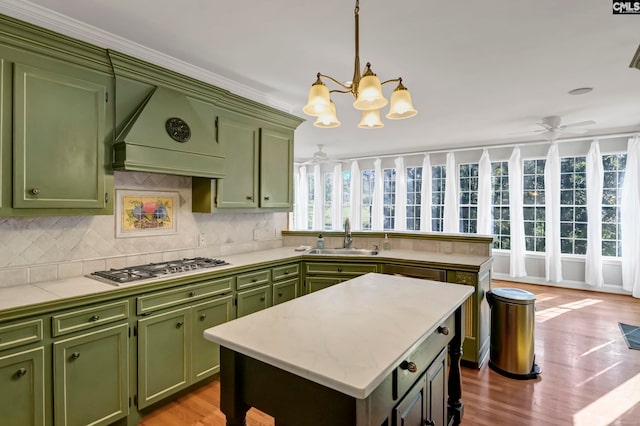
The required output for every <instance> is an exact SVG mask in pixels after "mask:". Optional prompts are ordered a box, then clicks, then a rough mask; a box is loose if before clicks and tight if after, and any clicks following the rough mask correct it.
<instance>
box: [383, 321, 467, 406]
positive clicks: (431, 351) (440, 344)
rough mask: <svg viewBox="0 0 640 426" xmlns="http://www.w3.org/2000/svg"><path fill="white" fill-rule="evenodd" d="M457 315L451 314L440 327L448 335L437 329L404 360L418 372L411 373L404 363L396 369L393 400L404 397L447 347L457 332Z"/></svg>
mask: <svg viewBox="0 0 640 426" xmlns="http://www.w3.org/2000/svg"><path fill="white" fill-rule="evenodd" d="M454 315H455V314H451V315H450V316H449V317H448V318H447V319H446V320H444V322H443V323H442V324H440V327H442V328H444V327H447V328H448V329H449V333H448V334H444V333H442V332H440V331H439V329H436V330H435V331H434V332H433V333H432V334H431V335H430V336H429V337H427V338H426V339H425V341H424V342H422V343H421V344H420V345H419V346H418V347H417V348H416V349H415V350H414V351H413V352H411V353H410V354H409V355H408V356H407V357H405V358H404V360H403V363H404V362H407V363H409V362H413V363H414V364H415V365H416V367H417V370H416V371H415V372H413V373H412V372H411V371H409V370H408V369H407V368H406V367H405V366H404V365H403V364H402V363H401V364H400V365H398V367H396V369H395V371H394V372H393V374H394V375H397V378H398V379H397V380H394V381H393V382H394V385H395V386H394V388H393V389H392V392H393V397H394V398H393V399H394V400H395V399H396V398H399V397H402V396H403V395H404V394H405V392H407V390H409V388H410V387H411V385H413V384H414V383H415V381H416V380H417V379H418V378H419V377H420V375H421V374H423V373H424V372H425V371H426V370H427V368H429V365H431V363H432V362H433V361H434V360H435V359H436V357H437V356H438V354H439V353H440V352H441V351H442V349H443V348H444V347H446V346H447V345H448V344H449V342H450V341H451V339H452V338H453V333H454V332H455V316H454Z"/></svg>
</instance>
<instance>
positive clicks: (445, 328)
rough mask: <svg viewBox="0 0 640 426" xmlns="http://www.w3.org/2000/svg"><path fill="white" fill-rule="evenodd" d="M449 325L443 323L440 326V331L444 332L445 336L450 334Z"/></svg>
mask: <svg viewBox="0 0 640 426" xmlns="http://www.w3.org/2000/svg"><path fill="white" fill-rule="evenodd" d="M449 332H450V330H449V327H447V326H446V325H441V326H440V327H438V333H440V334H444V335H445V336H448V335H449Z"/></svg>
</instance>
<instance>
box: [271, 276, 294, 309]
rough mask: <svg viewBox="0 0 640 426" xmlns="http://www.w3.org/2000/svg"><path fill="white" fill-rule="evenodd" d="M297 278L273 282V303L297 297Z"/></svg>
mask: <svg viewBox="0 0 640 426" xmlns="http://www.w3.org/2000/svg"><path fill="white" fill-rule="evenodd" d="M298 281H299V280H298V278H292V279H290V280H286V281H282V282H278V283H274V284H273V304H274V305H277V304H279V303H283V302H286V301H288V300H293V299H295V298H296V297H298Z"/></svg>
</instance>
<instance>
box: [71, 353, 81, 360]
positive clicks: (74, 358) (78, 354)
mask: <svg viewBox="0 0 640 426" xmlns="http://www.w3.org/2000/svg"><path fill="white" fill-rule="evenodd" d="M78 358H80V352H74V353H72V354H71V361H75V360H76V359H78Z"/></svg>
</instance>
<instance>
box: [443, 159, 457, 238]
mask: <svg viewBox="0 0 640 426" xmlns="http://www.w3.org/2000/svg"><path fill="white" fill-rule="evenodd" d="M446 173H447V178H446V181H445V191H444V226H443V228H444V229H443V231H444V232H447V233H458V232H460V208H459V207H458V169H457V167H456V158H455V155H454V154H453V152H448V153H447V172H446Z"/></svg>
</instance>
